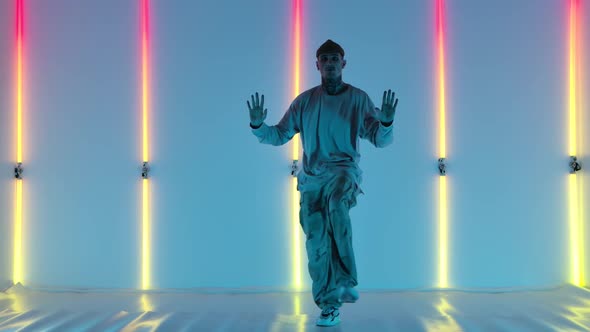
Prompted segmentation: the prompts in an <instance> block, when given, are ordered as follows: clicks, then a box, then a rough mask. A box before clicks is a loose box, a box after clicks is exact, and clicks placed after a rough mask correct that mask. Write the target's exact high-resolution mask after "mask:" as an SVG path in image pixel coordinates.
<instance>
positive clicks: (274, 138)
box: [250, 104, 299, 146]
mask: <svg viewBox="0 0 590 332" xmlns="http://www.w3.org/2000/svg"><path fill="white" fill-rule="evenodd" d="M293 105H294V104H291V106H290V107H289V109H288V110H287V112H285V114H284V115H283V118H282V119H281V121H279V123H278V124H276V125H275V126H268V125H267V124H266V123H264V122H262V124H261V125H260V126H259V127H254V126H253V125H252V123H250V128H251V129H252V133H253V134H254V135H255V136H256V137H258V141H259V142H260V143H263V144H270V145H274V146H279V145H283V144H285V143H287V142H288V141H289V140H291V138H293V136H295V134H296V133H298V132H299V126H298V124H297V116H296V112H295V107H294V106H293Z"/></svg>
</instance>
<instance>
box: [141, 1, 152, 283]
mask: <svg viewBox="0 0 590 332" xmlns="http://www.w3.org/2000/svg"><path fill="white" fill-rule="evenodd" d="M141 4H142V6H141V10H142V35H141V41H142V48H141V60H142V61H141V63H142V65H141V73H142V82H141V83H142V136H143V137H142V138H143V139H142V141H143V161H144V162H147V161H149V155H148V151H149V149H148V147H149V146H148V143H149V141H148V111H149V72H148V69H149V66H148V64H149V61H148V60H149V59H148V41H149V37H148V35H149V34H148V32H149V23H148V19H149V12H148V0H143V1H142V2H141ZM149 212H150V205H149V182H148V179H143V180H142V221H141V225H142V227H141V228H142V234H141V286H142V288H143V289H149V288H150V287H151V270H152V269H151V230H150V215H149Z"/></svg>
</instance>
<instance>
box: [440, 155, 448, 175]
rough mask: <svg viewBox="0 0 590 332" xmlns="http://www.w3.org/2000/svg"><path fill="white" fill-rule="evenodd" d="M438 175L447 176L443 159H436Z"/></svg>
mask: <svg viewBox="0 0 590 332" xmlns="http://www.w3.org/2000/svg"><path fill="white" fill-rule="evenodd" d="M438 173H439V174H440V175H442V176H445V175H446V174H447V165H446V164H445V158H438Z"/></svg>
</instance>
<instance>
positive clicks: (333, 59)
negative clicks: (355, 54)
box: [316, 53, 346, 79]
mask: <svg viewBox="0 0 590 332" xmlns="http://www.w3.org/2000/svg"><path fill="white" fill-rule="evenodd" d="M344 66H346V60H344V59H342V56H341V55H340V53H329V54H320V55H319V56H318V60H317V61H316V67H317V68H318V70H319V71H320V73H321V74H322V78H324V79H334V78H338V77H339V76H341V75H342V68H344Z"/></svg>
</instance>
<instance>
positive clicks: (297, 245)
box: [291, 0, 303, 290]
mask: <svg viewBox="0 0 590 332" xmlns="http://www.w3.org/2000/svg"><path fill="white" fill-rule="evenodd" d="M301 1H302V0H293V5H294V6H293V14H294V15H295V17H294V21H295V24H294V35H295V45H294V52H295V54H294V62H295V63H294V66H293V68H294V69H293V77H294V87H293V97H297V96H298V95H299V86H300V62H301ZM293 160H299V134H297V135H295V136H294V137H293ZM299 166H301V164H299ZM291 193H292V194H291V197H292V198H293V200H292V203H291V204H292V209H291V211H292V213H293V215H292V218H291V220H292V225H293V227H292V234H293V248H292V249H293V254H292V257H293V287H294V288H295V289H297V290H300V289H301V288H302V285H303V282H302V279H303V278H302V268H301V261H302V260H301V248H302V246H301V226H300V223H299V191H297V178H295V177H294V178H293V179H292V182H291Z"/></svg>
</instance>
